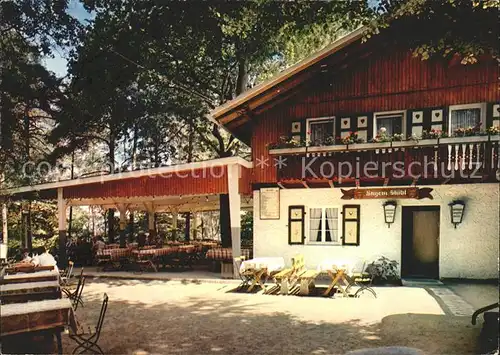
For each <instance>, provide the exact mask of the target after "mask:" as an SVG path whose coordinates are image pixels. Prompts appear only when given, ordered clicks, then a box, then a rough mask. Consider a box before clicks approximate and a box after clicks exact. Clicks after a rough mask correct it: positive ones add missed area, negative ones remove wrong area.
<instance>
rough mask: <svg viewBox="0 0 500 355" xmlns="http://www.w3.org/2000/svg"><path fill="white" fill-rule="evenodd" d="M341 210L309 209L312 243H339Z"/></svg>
mask: <svg viewBox="0 0 500 355" xmlns="http://www.w3.org/2000/svg"><path fill="white" fill-rule="evenodd" d="M339 239H340V238H339V209H338V208H331V207H327V208H310V209H309V241H310V242H312V243H338V242H339Z"/></svg>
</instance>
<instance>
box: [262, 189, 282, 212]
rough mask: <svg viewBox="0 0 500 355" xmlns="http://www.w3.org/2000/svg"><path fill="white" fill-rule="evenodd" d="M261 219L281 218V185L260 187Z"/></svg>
mask: <svg viewBox="0 0 500 355" xmlns="http://www.w3.org/2000/svg"><path fill="white" fill-rule="evenodd" d="M260 219H280V189H279V187H263V188H261V189H260Z"/></svg>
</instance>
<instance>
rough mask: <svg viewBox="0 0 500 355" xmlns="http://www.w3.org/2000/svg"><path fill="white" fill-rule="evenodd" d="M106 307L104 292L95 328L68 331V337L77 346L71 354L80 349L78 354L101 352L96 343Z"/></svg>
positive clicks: (106, 301) (106, 297)
mask: <svg viewBox="0 0 500 355" xmlns="http://www.w3.org/2000/svg"><path fill="white" fill-rule="evenodd" d="M107 309H108V295H107V294H106V293H105V294H104V297H103V301H102V306H101V313H100V314H99V319H98V320H97V325H96V327H95V330H92V329H91V328H90V326H89V327H88V331H87V332H85V330H84V328H83V327H81V328H80V329H79V331H77V332H76V333H70V334H69V337H70V338H71V339H73V340H74V341H75V342H76V343H77V344H78V346H77V347H76V348H75V349H74V350H73V354H76V352H77V351H78V350H80V349H81V351H80V352H79V354H84V353H90V352H91V353H92V354H103V355H104V351H102V349H101V347H100V346H99V345H97V342H98V341H99V337H100V335H101V329H102V325H103V323H104V317H105V316H106V310H107Z"/></svg>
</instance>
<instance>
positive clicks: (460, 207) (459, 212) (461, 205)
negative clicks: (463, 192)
mask: <svg viewBox="0 0 500 355" xmlns="http://www.w3.org/2000/svg"><path fill="white" fill-rule="evenodd" d="M448 206H450V213H451V223H453V224H454V225H455V228H457V224H460V223H462V219H463V218H464V211H465V202H464V201H462V200H454V201H452V202H451V203H450V204H449V205H448Z"/></svg>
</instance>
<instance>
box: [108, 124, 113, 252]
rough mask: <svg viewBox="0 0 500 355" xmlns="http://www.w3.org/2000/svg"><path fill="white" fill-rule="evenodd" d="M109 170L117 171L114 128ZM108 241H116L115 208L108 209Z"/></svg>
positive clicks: (110, 146) (111, 138) (110, 143)
mask: <svg viewBox="0 0 500 355" xmlns="http://www.w3.org/2000/svg"><path fill="white" fill-rule="evenodd" d="M109 170H110V172H109V173H110V174H114V173H115V136H114V134H113V130H111V131H110V134H109ZM108 241H109V243H114V242H115V210H114V208H110V209H109V210H108Z"/></svg>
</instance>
